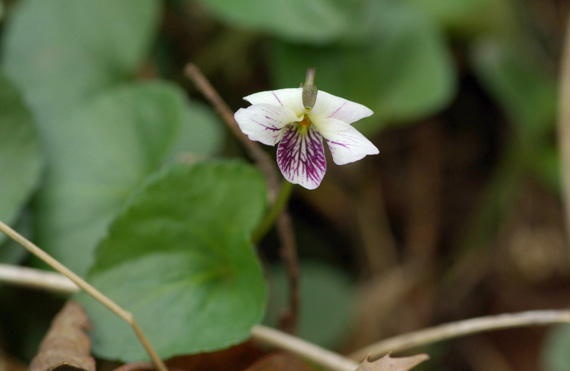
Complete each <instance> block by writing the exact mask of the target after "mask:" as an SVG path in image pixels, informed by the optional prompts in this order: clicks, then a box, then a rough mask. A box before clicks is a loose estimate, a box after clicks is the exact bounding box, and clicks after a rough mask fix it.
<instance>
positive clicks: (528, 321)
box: [0, 266, 570, 371]
mask: <svg viewBox="0 0 570 371" xmlns="http://www.w3.org/2000/svg"><path fill="white" fill-rule="evenodd" d="M3 268H4V267H2V266H0V271H1V270H2V269H3ZM31 270H33V271H34V272H33V275H34V277H35V279H39V278H40V277H41V275H42V274H45V272H42V271H41V270H38V269H31V268H21V273H20V274H21V275H22V280H21V282H22V284H23V285H26V286H29V281H30V279H29V278H28V277H25V276H27V275H29V274H30V271H31ZM1 277H2V274H0V280H1ZM10 283H12V284H17V280H15V279H12V280H11V281H10ZM33 287H35V288H38V286H37V285H34V286H33ZM42 288H43V289H53V290H55V291H57V292H62V293H68V294H70V295H71V294H74V293H76V292H78V291H79V288H78V287H77V286H76V285H75V284H74V283H73V282H71V281H70V280H69V279H68V278H67V277H65V276H63V275H60V277H59V279H52V280H51V287H50V288H48V287H47V286H44V287H42ZM558 323H563V324H570V310H568V309H565V310H536V311H527V312H520V313H510V314H501V315H496V316H487V317H479V318H472V319H468V320H464V321H458V322H452V323H448V324H443V325H440V326H435V327H432V328H428V329H424V330H420V331H416V332H412V333H408V334H404V335H400V336H395V337H393V338H389V339H386V340H383V341H381V342H378V343H376V344H372V345H370V346H368V347H366V348H364V349H362V350H359V351H358V352H355V353H353V354H351V355H350V358H352V359H358V360H363V359H366V358H368V356H371V357H373V358H375V357H379V356H381V355H384V354H386V353H389V352H399V351H403V350H407V349H411V348H414V347H417V346H421V345H426V344H431V343H434V342H438V341H443V340H448V339H453V338H456V337H459V336H466V335H472V334H476V333H480V332H484V331H492V330H500V329H508V328H515V327H528V326H542V325H552V324H558ZM252 340H254V341H255V342H257V343H260V344H263V345H267V346H271V347H275V348H278V349H282V350H286V351H289V352H291V353H294V354H296V355H298V356H299V357H302V358H304V359H307V360H309V361H312V362H314V363H315V364H318V365H321V366H322V367H325V368H328V369H330V370H333V371H354V370H355V369H356V368H357V366H358V364H357V363H356V362H354V361H352V360H350V359H347V358H345V357H343V356H341V355H339V354H337V353H334V352H331V351H328V350H326V349H323V348H320V347H319V346H317V345H314V344H312V343H309V342H306V341H304V340H302V339H299V338H297V337H295V336H291V335H288V334H286V333H283V332H281V331H278V330H275V329H271V328H268V327H265V326H255V327H254V328H253V330H252Z"/></svg>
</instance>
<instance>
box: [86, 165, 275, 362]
mask: <svg viewBox="0 0 570 371" xmlns="http://www.w3.org/2000/svg"><path fill="white" fill-rule="evenodd" d="M265 200H266V189H265V183H264V180H263V177H262V176H261V174H260V173H259V172H258V171H257V170H256V169H255V168H253V167H252V166H250V165H246V164H242V163H239V162H228V161H226V162H214V163H210V162H206V163H199V164H195V165H192V166H188V165H177V166H174V167H172V168H170V169H169V170H168V171H164V172H163V173H161V174H159V175H158V176H156V177H154V178H153V179H152V180H151V181H150V182H148V183H147V184H146V186H145V188H144V189H142V190H141V191H140V192H138V193H137V194H136V196H135V197H133V199H132V200H131V202H130V203H129V205H128V207H127V209H126V210H125V211H124V212H123V213H122V214H121V215H120V216H119V217H118V218H117V219H116V220H115V221H114V223H113V225H112V226H111V228H110V230H109V235H108V237H107V238H106V239H105V240H104V241H103V242H102V243H101V244H100V245H99V247H98V249H97V258H96V262H95V265H94V267H93V269H92V270H91V271H90V273H89V276H88V279H89V281H90V282H91V283H93V284H94V285H95V286H96V287H97V288H99V289H100V290H101V291H102V292H104V293H105V294H106V295H109V296H110V297H111V298H113V299H114V300H116V301H117V302H118V303H119V304H120V305H122V306H124V308H126V309H127V310H129V311H132V313H133V314H134V316H135V317H136V319H137V321H138V322H139V324H140V325H141V327H142V329H143V331H144V332H145V333H146V335H147V336H148V337H149V339H150V342H151V343H152V344H153V346H154V347H155V348H156V349H157V351H158V353H159V355H160V356H161V357H162V358H169V357H171V356H173V355H177V354H190V353H199V352H205V351H212V350H216V349H221V348H224V347H228V346H231V345H233V344H236V343H238V342H241V341H243V340H245V339H246V338H248V337H249V335H250V330H251V327H252V326H253V325H255V324H256V323H258V322H259V321H260V320H261V317H262V315H263V310H264V307H265V301H266V287H265V283H264V280H263V274H262V271H261V268H260V265H259V263H258V261H257V258H256V255H255V251H254V249H253V246H252V244H251V242H250V240H249V235H250V233H251V231H252V230H253V228H254V227H255V226H256V225H257V224H258V223H259V222H260V220H261V218H262V216H263V213H264V209H265ZM81 301H82V302H83V303H84V305H85V307H86V309H87V312H88V314H89V317H90V319H91V320H92V321H93V323H94V328H95V330H94V333H93V350H94V352H95V353H96V354H98V355H99V356H100V357H103V358H110V359H120V360H123V361H137V360H141V359H146V358H147V356H146V354H145V352H144V350H143V348H142V346H141V345H140V344H139V342H138V341H137V340H136V338H135V337H134V334H133V331H132V329H131V328H130V327H129V326H128V325H127V324H125V323H123V322H122V321H121V320H119V319H118V318H117V317H116V316H115V315H113V314H111V313H110V312H109V311H108V310H107V309H106V308H104V307H103V306H102V305H101V304H99V303H97V302H95V301H94V300H93V299H91V298H87V297H85V296H83V297H81Z"/></svg>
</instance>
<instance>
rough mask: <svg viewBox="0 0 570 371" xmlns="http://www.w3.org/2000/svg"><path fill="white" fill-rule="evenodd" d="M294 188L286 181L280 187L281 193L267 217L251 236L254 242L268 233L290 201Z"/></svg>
mask: <svg viewBox="0 0 570 371" xmlns="http://www.w3.org/2000/svg"><path fill="white" fill-rule="evenodd" d="M292 190H293V184H291V183H289V182H287V181H284V182H283V184H282V185H281V188H280V189H279V194H278V195H277V198H276V199H275V203H273V206H271V209H270V210H269V212H268V213H267V215H266V216H265V219H263V221H262V222H261V224H260V225H259V226H258V227H257V229H256V230H255V231H253V234H252V236H251V240H252V241H253V243H254V244H257V243H258V242H259V241H261V239H262V238H263V237H264V236H265V235H266V234H267V232H268V231H269V229H271V227H272V226H273V224H275V221H276V220H277V217H278V216H279V214H281V211H283V210H284V209H285V208H286V206H287V202H288V201H289V196H291V191H292Z"/></svg>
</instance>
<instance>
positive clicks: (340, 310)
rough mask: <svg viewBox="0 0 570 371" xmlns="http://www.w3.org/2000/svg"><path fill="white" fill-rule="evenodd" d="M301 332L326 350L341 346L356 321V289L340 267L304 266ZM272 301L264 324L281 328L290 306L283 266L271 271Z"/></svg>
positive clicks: (301, 285)
mask: <svg viewBox="0 0 570 371" xmlns="http://www.w3.org/2000/svg"><path fill="white" fill-rule="evenodd" d="M300 269H301V272H302V279H301V281H300V288H299V303H300V306H301V308H300V314H299V319H300V321H299V328H298V331H297V335H298V336H299V337H301V338H303V339H305V340H308V341H310V342H312V343H315V344H319V345H321V346H323V347H326V348H332V349H334V348H336V347H338V346H340V345H342V343H343V341H344V340H345V339H346V336H347V335H348V333H349V331H350V325H351V324H352V322H353V320H354V314H355V313H356V308H355V303H356V300H355V297H356V293H355V289H356V287H355V286H354V285H353V282H352V280H351V279H350V277H349V276H348V275H347V274H346V273H345V272H344V271H343V270H342V269H341V268H339V267H335V266H332V265H327V264H324V263H322V262H319V261H311V260H305V261H303V262H301V265H300ZM268 281H269V288H270V297H269V303H268V305H267V315H266V318H265V323H266V324H267V325H270V326H278V325H279V320H280V318H281V316H282V315H283V313H284V312H285V311H286V309H287V306H288V302H289V300H288V298H289V289H288V283H287V282H288V281H287V274H286V272H285V270H284V269H283V267H282V266H276V267H271V268H270V269H269V279H268Z"/></svg>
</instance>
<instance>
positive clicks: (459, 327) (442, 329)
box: [349, 310, 570, 360]
mask: <svg viewBox="0 0 570 371" xmlns="http://www.w3.org/2000/svg"><path fill="white" fill-rule="evenodd" d="M557 323H565V324H570V310H535V311H528V312H520V313H506V314H499V315H496V316H486V317H479V318H472V319H467V320H464V321H457V322H451V323H447V324H443V325H439V326H435V327H432V328H428V329H424V330H420V331H416V332H411V333H408V334H403V335H398V336H394V337H392V338H389V339H385V340H382V341H380V342H378V343H375V344H372V345H369V346H367V347H365V348H363V349H361V350H358V351H356V352H354V353H352V354H351V355H350V356H349V357H350V358H352V359H356V360H363V359H365V358H367V357H368V356H370V357H372V358H376V357H379V356H382V355H384V354H386V353H388V352H401V351H403V350H408V349H411V348H415V347H418V346H422V345H427V344H431V343H435V342H438V341H443V340H449V339H453V338H457V337H461V336H466V335H473V334H476V333H480V332H485V331H493V330H501V329H508V328H514V327H529V326H543V325H552V324H557Z"/></svg>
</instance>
